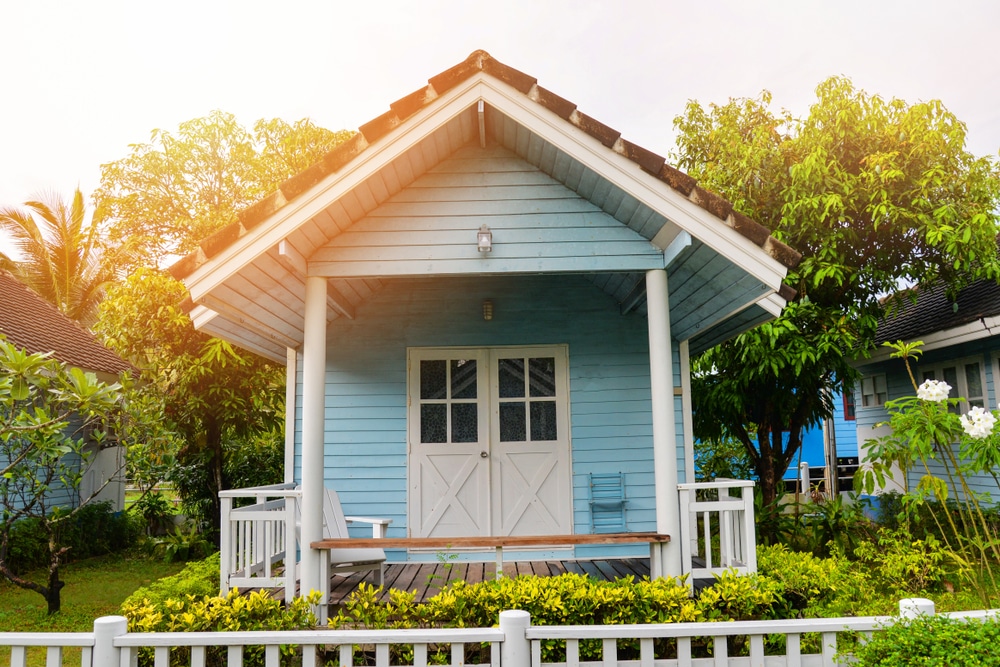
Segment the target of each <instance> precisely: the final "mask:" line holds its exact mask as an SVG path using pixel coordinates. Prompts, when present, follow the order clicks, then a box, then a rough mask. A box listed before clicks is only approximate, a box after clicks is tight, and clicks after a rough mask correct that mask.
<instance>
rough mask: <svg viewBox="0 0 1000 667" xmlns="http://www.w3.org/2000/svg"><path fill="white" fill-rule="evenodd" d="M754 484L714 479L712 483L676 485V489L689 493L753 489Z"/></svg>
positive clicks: (743, 480) (750, 480)
mask: <svg viewBox="0 0 1000 667" xmlns="http://www.w3.org/2000/svg"><path fill="white" fill-rule="evenodd" d="M755 483H756V482H754V481H753V480H752V479H716V480H715V481H714V482H686V483H684V484H678V485H677V488H678V489H679V490H681V491H690V490H692V489H694V490H698V489H747V488H753V486H754V484H755Z"/></svg>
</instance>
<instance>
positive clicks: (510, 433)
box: [500, 403, 528, 442]
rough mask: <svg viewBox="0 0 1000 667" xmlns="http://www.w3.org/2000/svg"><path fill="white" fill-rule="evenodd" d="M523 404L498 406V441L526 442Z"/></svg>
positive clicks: (502, 404)
mask: <svg viewBox="0 0 1000 667" xmlns="http://www.w3.org/2000/svg"><path fill="white" fill-rule="evenodd" d="M525 416H526V415H525V410H524V403H501V404H500V441H501V442H524V441H525V440H527V439H528V438H527V429H526V428H525Z"/></svg>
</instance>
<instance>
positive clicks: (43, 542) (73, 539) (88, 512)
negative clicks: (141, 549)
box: [7, 502, 142, 574]
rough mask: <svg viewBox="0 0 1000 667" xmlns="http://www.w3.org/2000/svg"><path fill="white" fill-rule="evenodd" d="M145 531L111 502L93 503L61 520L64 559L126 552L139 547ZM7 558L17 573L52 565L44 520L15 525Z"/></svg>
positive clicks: (31, 519) (58, 533) (59, 532)
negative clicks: (114, 509)
mask: <svg viewBox="0 0 1000 667" xmlns="http://www.w3.org/2000/svg"><path fill="white" fill-rule="evenodd" d="M55 512H61V511H60V510H58V509H57V510H55ZM141 530H142V528H141V526H139V525H137V524H136V523H135V522H134V521H132V520H131V519H130V518H129V516H128V515H127V514H125V513H122V512H118V513H116V512H114V511H113V510H112V508H111V503H107V502H102V503H97V502H91V503H88V504H87V505H85V506H83V507H81V508H80V509H79V511H77V512H76V514H75V515H74V516H73V517H72V518H70V519H68V520H66V521H60V522H59V523H58V528H57V530H56V540H57V541H58V543H59V544H60V545H62V546H63V548H65V549H66V551H65V553H64V554H63V556H62V558H61V560H62V562H64V563H70V562H74V561H79V560H83V559H85V558H93V557H94V556H102V555H105V554H112V553H122V552H124V551H126V550H128V549H130V548H131V547H133V546H135V544H136V541H137V539H138V537H139V534H140V532H141ZM7 558H8V563H9V567H10V569H11V571H13V572H14V573H16V574H24V573H26V572H28V571H30V570H34V569H38V568H43V567H46V566H47V565H48V564H49V548H48V535H47V534H46V532H45V529H44V527H43V525H42V521H41V519H39V518H37V517H28V518H25V519H21V520H20V521H18V522H16V523H15V524H14V525H13V526H11V531H10V548H9V550H8V553H7Z"/></svg>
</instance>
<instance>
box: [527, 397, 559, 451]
mask: <svg viewBox="0 0 1000 667" xmlns="http://www.w3.org/2000/svg"><path fill="white" fill-rule="evenodd" d="M556 438H557V436H556V403H555V401H532V402H531V439H532V440H533V441H536V440H555V439H556Z"/></svg>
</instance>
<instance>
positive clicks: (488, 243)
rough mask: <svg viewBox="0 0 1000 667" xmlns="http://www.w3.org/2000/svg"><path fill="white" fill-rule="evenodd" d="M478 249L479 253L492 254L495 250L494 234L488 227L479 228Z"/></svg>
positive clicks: (477, 236)
mask: <svg viewBox="0 0 1000 667" xmlns="http://www.w3.org/2000/svg"><path fill="white" fill-rule="evenodd" d="M476 238H477V242H476V249H477V250H479V252H490V251H491V250H493V232H491V231H490V228H489V227H487V226H486V225H483V226H482V227H480V228H479V233H478V234H477V235H476Z"/></svg>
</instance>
